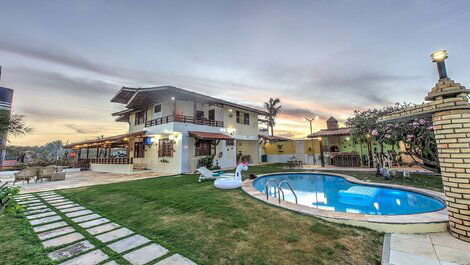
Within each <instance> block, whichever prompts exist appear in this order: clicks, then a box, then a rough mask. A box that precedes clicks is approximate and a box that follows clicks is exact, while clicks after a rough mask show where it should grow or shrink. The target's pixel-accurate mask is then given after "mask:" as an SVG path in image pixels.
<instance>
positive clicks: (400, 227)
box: [242, 171, 448, 233]
mask: <svg viewBox="0 0 470 265" xmlns="http://www.w3.org/2000/svg"><path fill="white" fill-rule="evenodd" d="M286 173H289V174H305V173H312V174H315V172H305V171H304V172H286ZM286 173H282V172H279V173H273V174H264V175H260V176H259V177H263V176H269V175H279V174H286ZM328 175H332V176H338V177H341V178H344V179H345V180H347V181H349V182H352V183H357V184H362V185H373V186H379V187H387V188H396V189H401V190H406V191H412V192H417V193H421V194H425V195H428V196H431V197H434V198H437V199H440V200H441V201H443V202H445V201H444V194H443V193H440V192H437V191H431V190H426V189H419V188H414V187H405V186H401V185H393V184H383V183H373V182H363V181H360V180H358V179H356V178H354V177H351V176H348V175H342V174H333V173H328ZM242 190H243V191H244V192H246V193H247V194H249V195H250V196H252V197H254V198H256V199H258V200H261V201H263V202H265V203H269V204H271V205H274V206H277V207H281V208H284V209H288V210H292V211H296V212H298V213H301V214H305V215H311V216H315V217H319V218H322V219H325V220H328V221H331V222H336V223H343V224H349V225H353V226H361V227H367V228H369V229H373V230H376V231H379V232H386V233H429V232H443V231H447V226H448V216H447V209H446V208H443V209H441V210H438V211H434V212H427V213H419V214H406V215H371V214H356V213H345V212H335V211H328V210H323V209H318V208H314V207H309V206H305V205H300V204H295V203H292V202H288V201H282V202H281V203H280V204H279V203H278V201H277V199H275V198H272V197H271V198H269V199H267V198H266V194H265V193H262V192H260V191H258V190H256V189H255V188H254V187H253V180H251V179H247V180H245V181H244V182H243V184H242Z"/></svg>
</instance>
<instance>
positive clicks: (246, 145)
mask: <svg viewBox="0 0 470 265" xmlns="http://www.w3.org/2000/svg"><path fill="white" fill-rule="evenodd" d="M235 144H236V153H237V155H238V154H240V152H241V153H242V155H249V156H250V164H258V163H259V153H258V152H259V147H258V140H256V141H247V140H237V141H236V143H235Z"/></svg>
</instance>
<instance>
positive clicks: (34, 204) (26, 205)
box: [22, 202, 45, 208]
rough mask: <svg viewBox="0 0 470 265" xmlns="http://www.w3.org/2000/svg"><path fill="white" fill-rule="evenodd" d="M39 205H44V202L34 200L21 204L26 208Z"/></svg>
mask: <svg viewBox="0 0 470 265" xmlns="http://www.w3.org/2000/svg"><path fill="white" fill-rule="evenodd" d="M41 205H45V204H44V203H42V202H36V203H32V204H24V205H22V206H23V207H26V208H30V207H36V206H41Z"/></svg>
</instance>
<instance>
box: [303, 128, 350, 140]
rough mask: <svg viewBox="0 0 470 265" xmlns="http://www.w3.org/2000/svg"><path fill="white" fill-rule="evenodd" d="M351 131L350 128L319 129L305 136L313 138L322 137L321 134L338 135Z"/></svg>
mask: <svg viewBox="0 0 470 265" xmlns="http://www.w3.org/2000/svg"><path fill="white" fill-rule="evenodd" d="M350 133H351V128H338V129H333V130H328V129H325V130H321V131H318V132H314V133H312V134H310V135H309V136H307V137H308V138H315V137H322V136H340V135H348V134H350Z"/></svg>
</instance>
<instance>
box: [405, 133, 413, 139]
mask: <svg viewBox="0 0 470 265" xmlns="http://www.w3.org/2000/svg"><path fill="white" fill-rule="evenodd" d="M406 138H407V139H408V141H411V140H413V138H414V135H412V134H408V135H407V136H406Z"/></svg>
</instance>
